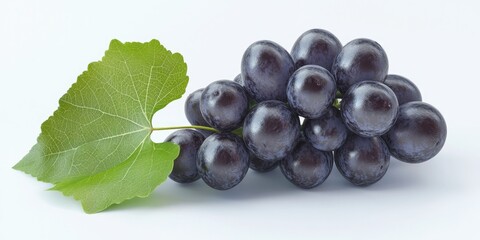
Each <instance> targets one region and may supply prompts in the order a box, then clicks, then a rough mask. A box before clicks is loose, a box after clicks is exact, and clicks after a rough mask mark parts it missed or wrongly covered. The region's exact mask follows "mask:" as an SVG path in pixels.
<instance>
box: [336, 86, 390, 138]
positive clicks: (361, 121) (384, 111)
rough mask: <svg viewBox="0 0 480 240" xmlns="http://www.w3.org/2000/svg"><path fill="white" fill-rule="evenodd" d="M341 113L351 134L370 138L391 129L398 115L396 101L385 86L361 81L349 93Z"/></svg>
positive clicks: (344, 99)
mask: <svg viewBox="0 0 480 240" xmlns="http://www.w3.org/2000/svg"><path fill="white" fill-rule="evenodd" d="M340 109H341V113H342V119H343V121H344V123H345V125H346V126H347V128H348V129H349V130H350V131H352V132H354V133H356V134H358V135H360V136H363V137H373V136H380V135H382V134H384V133H386V132H387V131H388V130H389V129H390V128H391V127H392V126H393V124H394V123H395V120H396V119H397V115H398V101H397V97H396V96H395V93H394V92H393V91H392V90H391V89H390V88H388V87H387V86H386V85H385V84H383V83H379V82H376V81H363V82H359V83H357V84H355V85H353V86H352V87H351V88H350V89H349V90H348V92H347V93H346V94H345V95H344V97H343V99H342V102H341V108H340Z"/></svg>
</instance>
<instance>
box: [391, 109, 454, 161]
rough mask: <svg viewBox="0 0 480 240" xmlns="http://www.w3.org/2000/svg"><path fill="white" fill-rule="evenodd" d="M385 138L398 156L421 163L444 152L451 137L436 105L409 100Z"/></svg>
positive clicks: (403, 159) (394, 154)
mask: <svg viewBox="0 0 480 240" xmlns="http://www.w3.org/2000/svg"><path fill="white" fill-rule="evenodd" d="M383 138H384V139H385V142H386V143H387V145H388V147H389V149H390V152H391V153H392V155H393V156H394V157H395V158H397V159H399V160H401V161H404V162H408V163H420V162H424V161H427V160H429V159H431V158H432V157H434V156H435V155H437V153H438V152H440V150H441V149H442V147H443V145H444V144H445V140H446V138H447V124H446V123H445V119H444V118H443V116H442V114H441V113H440V112H439V111H438V110H437V109H436V108H435V107H433V106H432V105H430V104H428V103H424V102H408V103H405V104H403V105H402V106H400V112H399V115H398V119H397V122H396V123H395V125H394V126H393V128H392V129H390V131H388V133H387V134H385V135H384V136H383Z"/></svg>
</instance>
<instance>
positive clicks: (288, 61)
mask: <svg viewBox="0 0 480 240" xmlns="http://www.w3.org/2000/svg"><path fill="white" fill-rule="evenodd" d="M241 69H242V72H241V74H242V77H243V82H244V87H245V90H246V91H247V93H248V94H249V95H250V96H251V97H252V98H253V99H254V100H255V101H257V102H262V101H266V100H279V101H283V102H286V101H287V93H286V88H287V84H288V79H289V78H290V76H291V75H292V73H293V72H294V71H295V66H294V63H293V60H292V57H290V54H289V53H288V52H287V51H286V50H285V49H284V48H282V47H281V46H280V45H278V44H277V43H275V42H272V41H267V40H263V41H257V42H255V43H253V44H252V45H250V46H249V47H248V48H247V50H246V51H245V53H244V54H243V58H242V64H241Z"/></svg>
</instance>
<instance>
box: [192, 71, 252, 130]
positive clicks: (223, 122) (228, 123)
mask: <svg viewBox="0 0 480 240" xmlns="http://www.w3.org/2000/svg"><path fill="white" fill-rule="evenodd" d="M200 111H201V112H202V116H203V118H204V119H205V121H207V123H208V124H209V125H210V126H212V127H214V128H216V129H218V130H221V131H230V130H233V129H235V128H238V127H239V126H240V125H241V124H242V121H243V118H244V117H245V115H246V114H247V111H248V98H247V95H246V93H245V90H244V89H243V87H242V86H240V85H239V84H238V83H235V82H233V81H228V80H220V81H215V82H212V83H210V84H209V85H208V86H207V87H206V88H205V89H204V90H203V93H202V97H201V100H200Z"/></svg>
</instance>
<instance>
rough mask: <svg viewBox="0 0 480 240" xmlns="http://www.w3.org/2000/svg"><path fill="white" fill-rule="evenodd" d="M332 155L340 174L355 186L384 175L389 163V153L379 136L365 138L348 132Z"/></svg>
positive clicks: (369, 182)
mask: <svg viewBox="0 0 480 240" xmlns="http://www.w3.org/2000/svg"><path fill="white" fill-rule="evenodd" d="M334 155H335V165H336V166H337V168H338V170H339V172H340V174H342V176H343V177H345V178H346V179H347V180H348V181H350V182H351V183H353V184H355V185H357V186H366V185H370V184H372V183H375V182H377V181H378V180H380V179H381V178H382V177H383V176H384V175H385V173H386V172H387V169H388V166H389V164H390V153H389V151H388V148H387V145H386V144H385V142H384V141H383V140H382V138H380V137H371V138H365V137H361V136H357V135H355V134H349V135H348V137H347V140H346V141H345V143H344V144H343V145H342V146H341V147H340V148H339V149H337V150H336V151H335V154H334Z"/></svg>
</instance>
